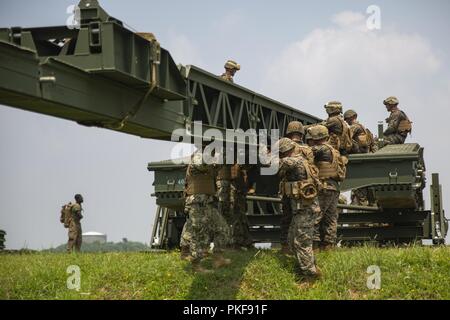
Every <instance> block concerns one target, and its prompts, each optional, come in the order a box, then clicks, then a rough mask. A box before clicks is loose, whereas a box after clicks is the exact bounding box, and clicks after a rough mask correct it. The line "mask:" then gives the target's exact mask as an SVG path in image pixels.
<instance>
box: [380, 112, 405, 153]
mask: <svg viewBox="0 0 450 320" xmlns="http://www.w3.org/2000/svg"><path fill="white" fill-rule="evenodd" d="M403 120H409V119H408V116H407V115H406V114H405V113H404V112H403V111H401V110H399V109H394V110H393V111H392V112H391V114H390V116H389V118H387V119H386V122H387V124H388V127H387V129H386V130H385V131H384V144H385V145H388V144H403V143H405V140H406V137H407V135H408V132H406V131H400V130H399V125H400V122H401V121H403Z"/></svg>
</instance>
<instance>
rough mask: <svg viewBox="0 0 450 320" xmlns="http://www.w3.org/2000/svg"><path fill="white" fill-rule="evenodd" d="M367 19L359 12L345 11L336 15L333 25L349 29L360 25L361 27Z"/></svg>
mask: <svg viewBox="0 0 450 320" xmlns="http://www.w3.org/2000/svg"><path fill="white" fill-rule="evenodd" d="M365 19H366V17H365V16H364V15H363V14H362V13H359V12H353V11H343V12H340V13H338V14H335V15H334V16H333V18H332V21H333V23H335V24H336V25H338V26H340V27H348V26H352V25H353V26H354V25H358V26H361V25H362V23H363V22H364V21H365Z"/></svg>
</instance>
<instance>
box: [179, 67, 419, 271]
mask: <svg viewBox="0 0 450 320" xmlns="http://www.w3.org/2000/svg"><path fill="white" fill-rule="evenodd" d="M225 70H226V71H225V73H224V74H222V76H221V77H222V79H224V80H226V81H233V76H234V75H235V73H236V71H238V70H240V66H239V64H237V63H236V62H235V61H231V60H229V61H227V62H226V64H225ZM383 103H384V105H385V106H386V109H387V111H388V112H390V116H389V118H387V119H386V122H387V124H388V128H387V129H386V131H385V132H384V138H383V140H382V141H378V142H377V141H376V139H375V138H374V137H373V135H372V134H371V132H370V131H369V130H368V129H366V128H365V127H364V126H363V125H362V124H360V123H359V122H358V121H357V118H358V114H357V113H356V112H355V111H354V110H347V111H346V112H345V113H343V110H342V104H341V103H340V102H338V101H331V102H329V103H327V104H326V105H325V110H326V112H327V114H328V118H327V120H326V121H324V122H323V123H320V124H316V125H313V126H303V124H302V123H301V122H298V121H293V122H291V123H289V125H288V127H287V131H286V136H285V137H284V138H281V139H280V140H279V141H278V142H277V143H276V144H275V146H274V148H273V150H270V151H269V153H270V159H271V161H277V162H278V168H279V169H278V176H279V179H280V185H279V194H280V196H281V199H282V201H281V202H282V219H281V236H280V242H281V251H282V252H283V253H286V254H292V255H295V257H296V258H297V260H298V266H299V273H300V274H301V275H302V276H303V278H306V279H315V278H317V277H319V276H320V270H319V268H318V267H317V264H316V261H315V259H314V251H316V250H328V249H331V248H333V247H334V246H335V245H336V241H337V220H338V215H339V212H338V202H339V199H340V183H341V182H342V181H343V180H344V179H345V175H346V165H347V162H348V155H349V154H352V153H369V152H375V151H376V150H377V148H378V146H380V145H381V146H385V145H388V144H402V143H404V142H405V139H406V137H407V135H408V133H410V132H411V122H410V121H409V119H408V117H407V116H406V114H405V113H404V112H403V111H401V110H400V109H399V108H398V104H399V101H398V99H397V98H396V97H388V98H387V99H385V100H384V102H383ZM342 113H343V115H342ZM201 147H202V146H198V150H197V151H196V152H195V153H194V154H193V155H192V158H191V162H190V164H189V165H188V168H187V174H186V188H185V199H186V200H185V201H186V202H185V212H186V214H187V221H186V224H185V226H184V228H183V231H182V236H181V255H182V258H183V259H188V260H190V261H192V263H193V266H194V269H195V270H196V271H200V272H209V271H210V270H206V269H204V268H203V267H202V266H201V264H200V261H201V260H202V259H203V258H204V257H205V256H207V255H209V254H212V256H213V263H214V265H215V266H216V267H220V266H224V265H228V264H230V263H231V261H230V260H229V259H225V258H224V257H223V255H222V252H223V250H224V249H225V248H230V247H233V248H247V247H249V246H251V244H252V241H251V238H250V235H249V231H248V221H247V219H246V209H245V203H246V201H245V197H246V192H248V188H249V187H248V184H246V180H245V178H244V177H245V175H246V171H247V169H246V168H245V166H243V165H239V164H235V165H224V164H220V165H219V164H205V163H204V161H203V155H202V151H201V149H202V148H201ZM277 155H278V156H277ZM363 197H364V189H360V190H355V192H354V195H352V200H353V203H355V202H356V201H359V200H360V199H361V198H363ZM358 199H359V200H358ZM211 243H213V244H214V248H213V250H211ZM211 252H212V253H211Z"/></svg>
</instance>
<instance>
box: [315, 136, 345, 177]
mask: <svg viewBox="0 0 450 320" xmlns="http://www.w3.org/2000/svg"><path fill="white" fill-rule="evenodd" d="M325 146H327V147H328V148H329V149H330V150H331V152H332V154H333V160H332V161H331V162H328V161H318V162H317V163H316V164H317V169H319V178H320V179H321V180H327V179H333V180H336V181H343V180H344V179H345V175H346V171H347V169H346V167H345V166H346V164H347V161H348V160H346V158H345V157H342V156H341V154H340V153H339V151H337V150H336V149H335V148H333V147H332V146H331V145H329V144H325Z"/></svg>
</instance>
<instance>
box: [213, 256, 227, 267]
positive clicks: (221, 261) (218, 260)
mask: <svg viewBox="0 0 450 320" xmlns="http://www.w3.org/2000/svg"><path fill="white" fill-rule="evenodd" d="M229 264H231V260H230V259H226V258H224V256H223V255H222V254H220V253H216V254H215V255H214V257H213V266H214V268H215V269H218V268H221V267H224V266H228V265H229Z"/></svg>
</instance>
